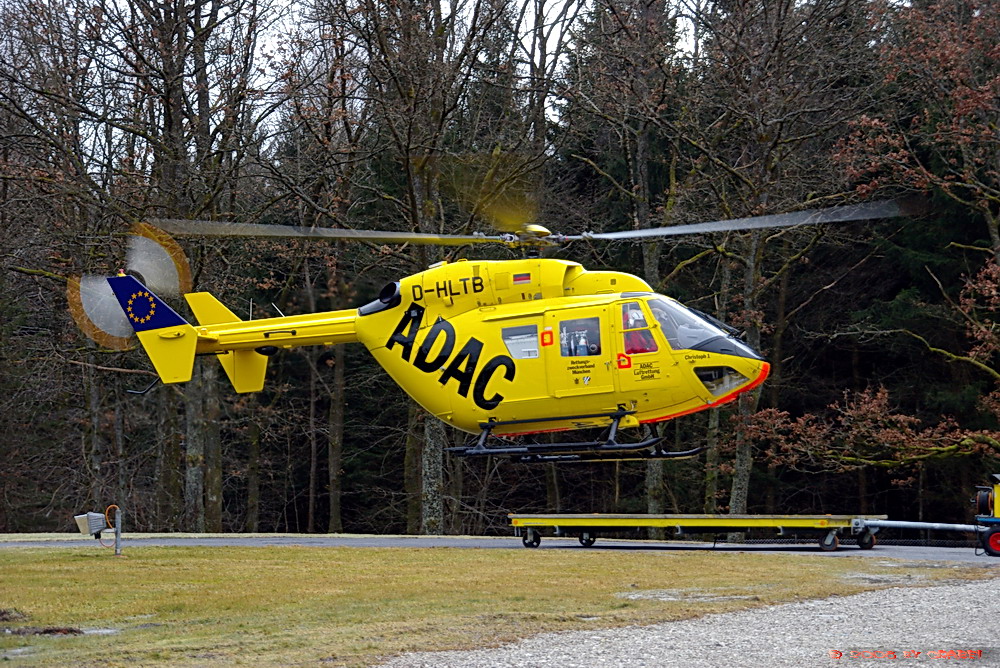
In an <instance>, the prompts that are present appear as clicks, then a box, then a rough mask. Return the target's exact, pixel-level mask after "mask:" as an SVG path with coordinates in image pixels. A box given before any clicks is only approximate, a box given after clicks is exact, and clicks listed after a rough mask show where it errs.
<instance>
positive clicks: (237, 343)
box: [108, 275, 358, 392]
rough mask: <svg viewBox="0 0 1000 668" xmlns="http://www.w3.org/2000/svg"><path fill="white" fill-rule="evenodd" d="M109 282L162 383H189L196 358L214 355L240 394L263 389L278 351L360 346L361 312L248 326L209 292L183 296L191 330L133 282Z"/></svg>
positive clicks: (116, 279) (127, 279) (131, 279)
mask: <svg viewBox="0 0 1000 668" xmlns="http://www.w3.org/2000/svg"><path fill="white" fill-rule="evenodd" d="M108 282H109V283H110V284H111V288H112V290H113V291H114V293H115V296H116V297H117V298H118V302H119V303H120V304H121V307H122V310H124V311H125V316H126V318H128V321H129V324H131V325H132V327H133V329H135V332H136V335H137V336H138V337H139V342H140V343H141V344H142V347H143V349H144V350H145V351H146V354H147V355H148V356H149V359H150V361H151V362H152V363H153V367H154V368H155V369H156V373H157V374H158V375H159V376H160V379H161V380H162V381H163V382H164V383H183V382H187V381H189V380H191V377H192V370H193V367H194V358H195V355H216V356H217V359H218V360H219V362H220V363H221V364H222V368H223V370H225V372H226V376H227V377H228V378H229V381H230V383H232V385H233V389H235V390H236V391H237V392H257V391H260V390H261V389H262V388H263V386H264V375H265V373H266V371H267V359H268V356H269V355H271V354H273V353H274V352H277V350H278V349H282V348H292V347H297V346H310V345H333V344H338V343H351V342H354V341H357V340H358V338H357V334H356V332H355V328H354V323H355V319H356V317H357V311H356V310H354V309H348V310H343V311H331V312H327V313H313V314H308V315H299V316H288V317H281V318H267V319H264V320H250V321H244V320H241V319H240V318H239V316H237V315H236V314H234V313H233V312H232V311H230V310H229V309H228V308H226V306H225V305H223V304H222V303H221V302H219V300H217V299H216V298H215V297H213V296H212V295H210V294H209V293H207V292H196V293H190V294H187V295H185V298H186V299H187V302H188V305H189V306H190V307H191V310H192V311H193V312H194V314H195V317H196V318H197V319H198V322H199V324H198V325H191V324H190V323H188V322H187V321H186V320H184V318H182V317H181V316H180V315H178V314H177V313H176V312H175V311H174V310H173V309H171V308H170V307H169V306H168V305H167V304H166V303H164V302H163V301H162V300H161V299H160V298H159V297H157V296H156V295H154V294H153V293H152V292H150V291H149V290H148V289H147V288H146V287H145V286H143V285H142V284H141V283H140V282H139V281H138V280H136V279H135V278H134V277H132V276H124V275H120V276H116V277H114V278H109V279H108Z"/></svg>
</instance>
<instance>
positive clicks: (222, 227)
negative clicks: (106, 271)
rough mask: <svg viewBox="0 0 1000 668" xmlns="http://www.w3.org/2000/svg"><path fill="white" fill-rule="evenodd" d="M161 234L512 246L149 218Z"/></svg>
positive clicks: (477, 237)
mask: <svg viewBox="0 0 1000 668" xmlns="http://www.w3.org/2000/svg"><path fill="white" fill-rule="evenodd" d="M148 222H149V223H150V224H151V225H155V226H157V227H159V228H160V229H162V230H163V231H164V232H168V233H170V234H173V235H176V236H199V237H276V238H292V239H327V240H334V241H336V240H338V239H340V240H345V241H374V242H376V243H389V244H406V243H410V244H427V245H435V246H464V245H465V244H483V243H511V242H512V241H514V238H513V237H512V236H511V235H498V236H487V235H485V234H469V235H461V234H427V233H423V232H381V231H377V230H350V229H340V228H332V227H295V226H291V225H265V224H260V223H228V222H223V221H215V220H185V219H181V218H152V219H149V221H148Z"/></svg>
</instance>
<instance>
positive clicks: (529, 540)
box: [521, 529, 542, 547]
mask: <svg viewBox="0 0 1000 668" xmlns="http://www.w3.org/2000/svg"><path fill="white" fill-rule="evenodd" d="M541 542H542V535H541V534H540V533H538V532H537V531H535V530H533V529H528V530H527V531H525V532H524V535H523V536H521V544H522V545H524V546H525V547H538V546H539V545H540V544H541Z"/></svg>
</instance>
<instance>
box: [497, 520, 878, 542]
mask: <svg viewBox="0 0 1000 668" xmlns="http://www.w3.org/2000/svg"><path fill="white" fill-rule="evenodd" d="M508 517H509V518H510V523H511V526H513V527H514V529H515V532H516V533H517V535H519V536H521V539H522V542H523V543H524V545H525V547H537V546H538V544H539V543H540V541H541V533H540V531H539V530H540V529H543V528H551V529H552V530H553V532H554V533H555V535H556V536H576V537H577V538H578V539H579V540H580V543H581V544H582V545H584V546H586V547H589V546H591V545H593V544H594V542H595V540H596V537H597V535H598V534H599V533H602V532H604V533H607V532H610V531H619V530H622V529H638V528H642V527H659V528H667V529H671V528H672V529H673V530H674V531H675V532H676V533H678V534H698V533H709V534H719V533H731V532H746V531H749V530H751V529H774V530H775V531H776V532H777V534H778V535H783V534H789V533H815V534H817V535H818V536H819V545H820V547H821V548H822V549H824V550H835V549H837V547H838V546H839V545H840V537H841V536H842V535H844V534H847V533H850V532H852V523H853V522H854V521H855V520H856V519H863V520H884V519H886V516H885V515H623V514H584V515H563V514H559V515H517V514H512V515H509V516H508ZM857 539H858V546H859V547H861V548H862V549H869V548H871V547H874V545H875V535H874V531H871V530H868V529H865V530H864V531H862V532H860V533H858V534H857Z"/></svg>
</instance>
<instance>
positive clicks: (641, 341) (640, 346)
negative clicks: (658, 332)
mask: <svg viewBox="0 0 1000 668" xmlns="http://www.w3.org/2000/svg"><path fill="white" fill-rule="evenodd" d="M622 329H623V330H624V331H623V333H622V338H623V340H624V343H625V354H626V355H640V354H642V353H655V352H656V351H657V349H658V346H657V345H656V339H655V338H653V332H652V331H650V329H649V323H648V322H646V315H645V314H644V313H643V312H642V307H641V306H639V302H626V303H624V304H622Z"/></svg>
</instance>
